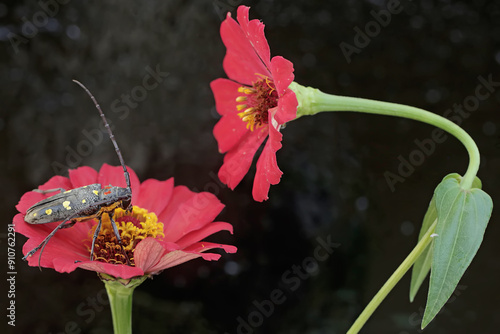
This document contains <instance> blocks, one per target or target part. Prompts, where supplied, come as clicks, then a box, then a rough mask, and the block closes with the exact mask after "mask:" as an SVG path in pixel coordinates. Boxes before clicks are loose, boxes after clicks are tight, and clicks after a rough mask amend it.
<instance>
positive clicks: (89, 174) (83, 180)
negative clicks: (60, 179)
mask: <svg viewBox="0 0 500 334" xmlns="http://www.w3.org/2000/svg"><path fill="white" fill-rule="evenodd" d="M69 179H70V180H71V184H72V186H73V188H80V187H83V186H88V185H89V184H94V183H98V182H97V171H96V170H95V169H94V168H91V167H87V166H84V167H79V168H77V169H70V170H69Z"/></svg>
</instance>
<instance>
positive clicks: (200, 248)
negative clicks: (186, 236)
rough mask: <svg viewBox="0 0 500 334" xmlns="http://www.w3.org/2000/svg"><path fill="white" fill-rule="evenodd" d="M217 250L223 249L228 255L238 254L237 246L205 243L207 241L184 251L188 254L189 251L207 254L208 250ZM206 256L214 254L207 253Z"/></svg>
mask: <svg viewBox="0 0 500 334" xmlns="http://www.w3.org/2000/svg"><path fill="white" fill-rule="evenodd" d="M217 248H219V249H223V250H224V251H225V252H226V253H236V251H237V250H238V249H237V248H236V247H235V246H231V245H223V244H216V243H213V242H205V241H203V242H198V243H196V244H194V245H191V246H189V247H186V248H185V249H184V250H185V251H186V252H187V251H189V252H206V251H208V250H211V249H217ZM206 254H213V253H206ZM204 258H205V257H204ZM205 260H206V259H205Z"/></svg>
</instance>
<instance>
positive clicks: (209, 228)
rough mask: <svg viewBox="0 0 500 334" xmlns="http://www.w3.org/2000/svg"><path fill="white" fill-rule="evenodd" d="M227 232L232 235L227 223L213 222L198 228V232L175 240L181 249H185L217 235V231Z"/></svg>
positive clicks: (231, 228)
mask: <svg viewBox="0 0 500 334" xmlns="http://www.w3.org/2000/svg"><path fill="white" fill-rule="evenodd" d="M223 230H225V231H229V232H231V234H232V233H233V226H232V225H231V224H229V223H225V222H213V223H211V224H207V225H205V226H203V227H202V228H200V229H199V230H196V231H193V232H191V233H188V234H186V235H185V236H183V237H182V238H180V239H179V240H177V242H176V243H177V244H178V245H179V246H180V247H181V248H186V247H188V246H190V245H192V244H194V243H196V242H198V241H200V240H202V239H204V238H206V237H208V236H210V235H212V234H214V233H217V232H219V231H223Z"/></svg>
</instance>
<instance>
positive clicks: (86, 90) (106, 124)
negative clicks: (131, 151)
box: [73, 80, 132, 191]
mask: <svg viewBox="0 0 500 334" xmlns="http://www.w3.org/2000/svg"><path fill="white" fill-rule="evenodd" d="M73 82H74V83H76V84H77V85H79V86H80V87H82V88H83V89H84V90H85V92H87V94H88V96H90V98H91V99H92V102H94V104H95V107H96V108H97V110H98V111H99V114H100V115H101V118H102V121H103V122H104V126H105V127H106V130H108V134H109V139H111V142H112V143H113V146H114V147H115V151H116V154H117V155H118V159H120V164H121V165H122V168H123V174H124V175H125V182H126V183H127V188H128V190H130V191H132V190H131V187H130V175H129V173H128V170H127V166H126V165H125V162H124V161H123V157H122V153H121V152H120V148H118V144H117V142H116V140H115V136H114V135H113V132H112V131H111V128H110V126H109V123H108V121H107V120H106V117H105V116H104V113H103V112H102V110H101V106H100V105H99V103H97V100H96V99H95V97H94V95H92V93H91V92H90V91H89V90H88V89H87V87H85V86H84V85H83V84H82V83H81V82H80V81H78V80H73Z"/></svg>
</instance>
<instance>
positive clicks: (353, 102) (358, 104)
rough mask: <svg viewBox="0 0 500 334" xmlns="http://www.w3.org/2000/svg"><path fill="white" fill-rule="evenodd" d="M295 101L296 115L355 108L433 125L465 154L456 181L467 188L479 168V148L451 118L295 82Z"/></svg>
mask: <svg viewBox="0 0 500 334" xmlns="http://www.w3.org/2000/svg"><path fill="white" fill-rule="evenodd" d="M290 89H292V90H293V91H294V92H295V93H296V95H297V99H298V100H299V108H298V109H297V118H298V117H300V116H303V115H314V114H316V113H319V112H323V111H356V112H364V113H370V114H380V115H388V116H398V117H404V118H409V119H413V120H417V121H420V122H424V123H428V124H431V125H434V126H436V127H438V128H441V129H443V130H444V131H446V132H448V133H450V134H451V135H453V136H455V137H456V138H457V139H458V140H460V142H462V144H463V145H464V146H465V148H466V149H467V152H468V153H469V167H468V168H467V171H466V173H465V175H464V177H463V179H462V181H461V183H460V185H461V187H462V188H463V189H470V188H471V187H472V182H473V181H474V178H475V176H476V174H477V171H478V169H479V161H480V157H479V150H478V148H477V145H476V143H475V142H474V140H473V139H472V138H471V136H470V135H469V134H468V133H467V132H465V131H464V130H463V129H462V128H460V127H459V126H458V125H456V124H455V123H453V122H452V121H450V120H448V119H446V118H444V117H442V116H439V115H437V114H433V113H431V112H429V111H426V110H423V109H420V108H415V107H410V106H406V105H403V104H397V103H390V102H382V101H376V100H369V99H362V98H357V97H348V96H338V95H331V94H326V93H323V92H321V91H320V90H318V89H315V88H311V87H304V86H301V85H299V84H297V83H296V82H293V83H292V84H291V85H290Z"/></svg>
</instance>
